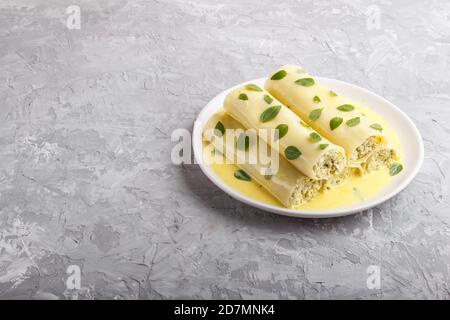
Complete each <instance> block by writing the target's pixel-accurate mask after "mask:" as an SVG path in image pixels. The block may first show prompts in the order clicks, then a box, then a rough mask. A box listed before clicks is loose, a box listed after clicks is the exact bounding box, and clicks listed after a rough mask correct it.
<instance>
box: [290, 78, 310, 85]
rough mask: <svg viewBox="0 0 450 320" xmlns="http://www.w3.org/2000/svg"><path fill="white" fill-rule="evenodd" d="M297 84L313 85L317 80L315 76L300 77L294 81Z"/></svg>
mask: <svg viewBox="0 0 450 320" xmlns="http://www.w3.org/2000/svg"><path fill="white" fill-rule="evenodd" d="M294 82H295V83H296V84H298V85H299V86H304V87H311V86H313V85H314V84H315V81H314V79H313V78H303V79H298V80H295V81H294Z"/></svg>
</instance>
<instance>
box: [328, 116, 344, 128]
mask: <svg viewBox="0 0 450 320" xmlns="http://www.w3.org/2000/svg"><path fill="white" fill-rule="evenodd" d="M343 121H344V119H342V118H339V117H334V118H332V119H331V120H330V129H331V130H334V129H336V128H337V127H339V126H340V125H341V124H342V122H343Z"/></svg>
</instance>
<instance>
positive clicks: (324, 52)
mask: <svg viewBox="0 0 450 320" xmlns="http://www.w3.org/2000/svg"><path fill="white" fill-rule="evenodd" d="M71 4H76V5H79V6H80V8H81V29H80V30H69V29H68V28H67V27H66V19H67V14H66V12H65V11H66V8H67V6H69V5H71ZM372 4H374V5H376V7H372V8H368V4H367V3H366V1H362V0H359V1H350V0H346V1H324V0H322V1H307V0H305V1H282V2H281V3H278V2H276V4H275V2H274V1H266V3H265V4H262V2H261V1H257V0H252V1H247V2H245V3H244V2H240V1H239V2H238V1H225V2H217V1H209V0H208V1H207V0H197V1H183V0H168V1H144V0H139V1H136V0H135V1H125V0H114V1H87V0H86V1H76V2H75V1H74V2H69V1H57V0H47V1H44V0H41V1H38V0H30V1H12V0H11V1H1V3H0V80H1V82H0V97H1V107H0V298H3V299H14V298H63V299H64V298H80V299H81V298H126V299H127V298H144V299H145V298H151V299H159V298H187V297H191V298H239V299H240V298H250V299H254V298H366V299H367V298H440V299H448V298H450V256H449V255H450V229H449V224H450V212H449V211H450V209H449V205H450V199H449V193H450V188H449V187H450V174H449V172H450V129H449V122H450V80H449V76H448V73H449V69H450V61H449V60H450V4H449V3H448V2H444V1H438V0H434V1H410V0H408V1H407V0H403V1H395V2H394V1H392V2H391V1H373V3H372ZM374 8H375V9H374ZM377 9H379V10H380V12H381V20H380V25H379V28H376V27H375V28H373V24H372V22H370V21H369V22H368V19H369V20H370V17H371V16H370V17H369V18H368V17H367V16H366V13H371V12H374V10H375V11H376V10H377ZM375 26H376V25H375ZM286 63H298V64H302V65H304V66H305V67H307V68H308V70H309V71H310V72H311V73H312V74H316V75H321V76H325V77H331V78H337V79H342V80H344V81H348V82H350V83H355V84H357V85H360V86H362V87H365V88H368V89H370V90H372V91H374V92H376V93H379V94H381V95H383V96H384V97H386V98H387V99H389V100H391V101H392V102H394V103H396V104H397V105H398V106H399V107H401V108H402V109H403V110H404V111H405V112H406V113H407V114H408V115H409V116H410V117H411V118H412V119H413V120H414V122H415V123H416V125H417V126H418V128H419V130H420V131H421V133H422V135H423V138H424V142H425V162H424V165H423V167H422V169H421V171H420V173H419V174H418V176H417V178H416V179H415V180H414V181H413V182H412V183H411V184H410V185H409V186H408V188H407V189H406V190H405V191H403V192H402V193H401V194H400V195H398V196H397V197H395V198H394V199H392V200H390V201H388V202H386V203H384V204H383V205H381V206H379V207H377V208H375V209H373V210H369V211H367V212H363V213H361V214H357V215H354V216H350V217H345V218H339V219H328V220H322V221H319V220H317V221H313V220H308V221H307V220H299V219H297V220H296V219H291V218H285V217H279V216H275V215H272V214H268V213H264V212H262V211H259V210H256V209H253V208H250V207H248V206H246V205H244V204H242V203H238V202H236V201H235V200H233V199H231V198H230V197H228V196H227V195H225V194H224V193H223V192H222V191H220V190H219V189H218V188H216V187H215V186H214V185H212V183H211V182H209V181H208V179H207V178H206V177H205V176H204V175H203V174H202V173H201V172H200V170H199V168H198V167H197V166H195V165H184V166H176V165H174V164H172V163H171V161H170V151H171V147H172V146H173V143H172V142H171V140H170V135H171V133H172V131H173V130H174V129H176V128H188V129H191V127H192V123H193V120H194V119H195V116H196V114H197V113H198V112H199V110H200V109H201V108H202V107H203V106H204V105H205V103H206V102H208V101H209V100H210V99H211V98H212V97H213V96H215V95H216V94H217V93H218V92H220V91H222V90H223V89H225V88H228V87H230V86H231V85H233V84H235V83H240V82H242V81H245V80H246V79H252V78H256V77H261V76H264V75H266V74H267V72H268V71H269V70H272V69H274V68H276V67H277V66H278V65H281V64H286ZM70 265H78V266H79V267H80V268H81V289H78V290H77V289H74V290H72V289H68V288H67V287H66V279H67V274H66V269H67V267H68V266H70ZM369 265H379V266H380V268H381V289H379V290H369V289H368V288H367V287H366V279H367V276H368V275H367V273H366V270H367V267H368V266H369Z"/></svg>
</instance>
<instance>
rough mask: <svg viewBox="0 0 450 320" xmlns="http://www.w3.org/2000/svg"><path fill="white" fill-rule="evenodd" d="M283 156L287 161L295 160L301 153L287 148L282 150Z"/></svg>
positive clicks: (292, 147)
mask: <svg viewBox="0 0 450 320" xmlns="http://www.w3.org/2000/svg"><path fill="white" fill-rule="evenodd" d="M284 155H285V156H286V158H287V159H288V160H295V159H297V158H298V157H300V156H301V155H302V153H301V151H300V150H298V149H297V148H296V147H294V146H289V147H287V148H286V149H285V150H284Z"/></svg>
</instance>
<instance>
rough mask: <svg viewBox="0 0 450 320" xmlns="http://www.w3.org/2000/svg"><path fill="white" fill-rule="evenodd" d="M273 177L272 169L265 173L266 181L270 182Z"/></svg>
mask: <svg viewBox="0 0 450 320" xmlns="http://www.w3.org/2000/svg"><path fill="white" fill-rule="evenodd" d="M272 176H273V174H272V169H270V168H267V169H266V172H264V179H266V180H270V179H272Z"/></svg>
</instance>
